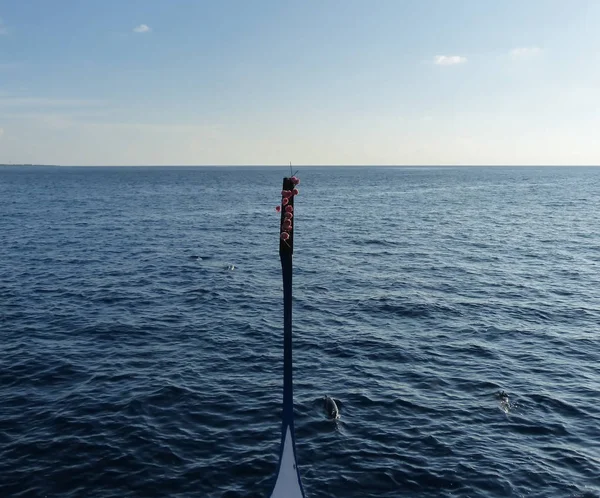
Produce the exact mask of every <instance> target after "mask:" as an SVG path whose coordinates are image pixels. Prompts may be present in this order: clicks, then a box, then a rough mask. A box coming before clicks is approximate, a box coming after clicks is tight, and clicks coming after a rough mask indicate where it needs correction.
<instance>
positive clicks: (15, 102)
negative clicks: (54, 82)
mask: <svg viewBox="0 0 600 498" xmlns="http://www.w3.org/2000/svg"><path fill="white" fill-rule="evenodd" d="M103 104H104V102H102V101H100V100H79V99H49V98H45V97H20V96H11V95H3V94H0V108H2V107H37V108H41V107H97V106H102V105H103Z"/></svg>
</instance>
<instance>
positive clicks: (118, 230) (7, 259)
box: [0, 167, 600, 498]
mask: <svg viewBox="0 0 600 498" xmlns="http://www.w3.org/2000/svg"><path fill="white" fill-rule="evenodd" d="M298 169H299V171H298V176H299V177H300V179H301V185H300V195H299V196H298V198H297V199H296V210H295V218H294V219H295V238H294V240H295V242H294V245H295V252H294V311H293V312H294V382H295V384H294V385H295V407H296V436H297V454H298V467H299V469H300V473H301V475H302V479H303V484H304V487H305V490H306V492H307V495H308V497H309V498H319V497H323V498H324V497H400V496H410V497H505V496H514V497H544V498H547V497H586V498H591V497H598V496H600V408H599V405H600V235H599V231H600V169H594V168H475V167H473V168H434V167H432V168H362V167H361V168H341V167H335V168H313V167H305V168H298ZM286 175H289V168H287V169H286V168H181V167H173V168H146V167H137V168H66V167H65V168H51V167H48V168H43V167H39V168H38V167H31V168H26V167H21V168H18V167H5V168H0V497H1V498H26V497H27V498H30V497H31V498H33V497H36V498H37V497H40V498H42V497H43V498H46V497H47V498H50V497H60V498H75V497H82V498H89V497H98V498H109V497H110V498H127V497H136V498H137V497H139V498H145V497H165V498H184V497H189V498H191V497H266V496H268V495H269V493H270V491H271V489H272V486H273V484H274V476H275V472H276V468H277V458H278V453H279V443H280V437H281V435H280V430H281V426H280V406H281V398H282V367H283V360H282V358H283V355H282V347H283V336H282V324H283V303H282V283H281V269H280V263H279V256H278V247H279V238H278V236H279V215H278V214H277V213H276V212H275V209H274V208H275V206H276V205H277V204H278V203H279V202H280V190H281V184H282V178H283V177H284V176H286ZM502 392H504V394H502ZM325 395H330V396H332V397H334V398H336V399H338V400H339V401H340V405H341V418H340V419H339V421H332V420H329V419H328V418H327V416H326V414H325V412H324V409H323V403H322V398H323V396H325Z"/></svg>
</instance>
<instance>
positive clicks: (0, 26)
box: [0, 17, 8, 36]
mask: <svg viewBox="0 0 600 498" xmlns="http://www.w3.org/2000/svg"><path fill="white" fill-rule="evenodd" d="M7 34H8V28H7V27H6V24H4V21H3V20H2V18H1V17H0V36H2V35H7Z"/></svg>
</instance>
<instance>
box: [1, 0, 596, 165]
mask: <svg viewBox="0 0 600 498" xmlns="http://www.w3.org/2000/svg"><path fill="white" fill-rule="evenodd" d="M599 23H600V2H598V1H597V0H573V1H571V2H567V1H564V0H543V1H542V0H526V1H524V0H518V1H512V0H503V1H502V2H499V1H497V0H462V1H459V0H456V1H450V0H410V1H409V0H389V1H388V0H376V1H367V0H360V1H357V0H304V1H301V2H300V1H294V2H291V1H286V0H273V1H271V0H256V1H247V0H223V1H220V2H215V1H201V0H126V1H123V0H96V1H81V0H53V1H48V0H27V1H21V0H0V163H37V164H62V165H82V166H83V165H284V164H288V163H289V162H290V161H291V162H292V163H293V164H296V165H309V164H313V165H338V164H346V165H546V164H547V165H575V164H583V165H598V164H600V139H599V138H598V135H599V130H600V30H599V29H598V24H599Z"/></svg>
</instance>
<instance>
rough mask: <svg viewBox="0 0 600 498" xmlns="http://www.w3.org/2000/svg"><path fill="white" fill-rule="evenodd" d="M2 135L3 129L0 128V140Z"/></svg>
mask: <svg viewBox="0 0 600 498" xmlns="http://www.w3.org/2000/svg"><path fill="white" fill-rule="evenodd" d="M2 135H4V128H0V138H2Z"/></svg>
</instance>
